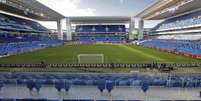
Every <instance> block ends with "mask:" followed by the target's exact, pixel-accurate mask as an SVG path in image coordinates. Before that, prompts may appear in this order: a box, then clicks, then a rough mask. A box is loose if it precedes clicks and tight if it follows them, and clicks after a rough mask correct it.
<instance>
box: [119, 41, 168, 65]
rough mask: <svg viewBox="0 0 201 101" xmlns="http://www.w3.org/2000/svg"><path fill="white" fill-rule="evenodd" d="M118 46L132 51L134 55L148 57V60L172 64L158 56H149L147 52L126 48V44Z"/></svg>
mask: <svg viewBox="0 0 201 101" xmlns="http://www.w3.org/2000/svg"><path fill="white" fill-rule="evenodd" d="M118 46H120V47H122V48H125V49H127V50H129V51H132V52H133V53H137V54H141V55H142V56H144V57H148V58H152V59H156V60H159V61H163V62H170V61H168V60H166V59H163V58H160V57H157V56H153V55H151V54H147V53H145V52H142V51H140V50H137V49H134V48H131V47H129V46H126V45H125V44H118Z"/></svg>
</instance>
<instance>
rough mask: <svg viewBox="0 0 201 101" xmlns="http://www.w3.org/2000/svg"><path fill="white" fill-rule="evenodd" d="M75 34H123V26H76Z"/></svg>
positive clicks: (124, 29)
mask: <svg viewBox="0 0 201 101" xmlns="http://www.w3.org/2000/svg"><path fill="white" fill-rule="evenodd" d="M75 32H76V33H94V32H95V33H111V32H113V33H122V32H123V33H125V32H126V28H125V25H77V26H76V28H75Z"/></svg>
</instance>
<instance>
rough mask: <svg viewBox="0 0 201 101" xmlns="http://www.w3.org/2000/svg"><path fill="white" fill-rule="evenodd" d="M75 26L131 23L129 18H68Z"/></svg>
mask: <svg viewBox="0 0 201 101" xmlns="http://www.w3.org/2000/svg"><path fill="white" fill-rule="evenodd" d="M68 19H70V21H71V22H72V23H74V24H102V23H129V22H130V20H131V17H128V16H91V17H89V16H82V17H79V16H77V17H68Z"/></svg>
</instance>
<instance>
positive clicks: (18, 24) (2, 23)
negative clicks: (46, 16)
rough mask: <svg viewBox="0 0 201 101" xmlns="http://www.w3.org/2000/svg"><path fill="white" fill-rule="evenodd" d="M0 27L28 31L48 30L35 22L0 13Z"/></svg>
mask: <svg viewBox="0 0 201 101" xmlns="http://www.w3.org/2000/svg"><path fill="white" fill-rule="evenodd" d="M0 29H6V30H14V31H28V32H30V31H31V32H47V31H48V30H47V29H46V28H45V27H43V26H42V25H40V24H39V23H37V22H34V21H31V20H25V19H21V18H17V17H14V16H9V15H5V14H0Z"/></svg>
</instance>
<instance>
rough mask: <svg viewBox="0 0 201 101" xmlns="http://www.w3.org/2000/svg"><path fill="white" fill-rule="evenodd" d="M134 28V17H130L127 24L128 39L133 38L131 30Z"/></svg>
mask: <svg viewBox="0 0 201 101" xmlns="http://www.w3.org/2000/svg"><path fill="white" fill-rule="evenodd" d="M134 30H135V18H133V17H131V21H130V24H129V40H133V39H134V35H133V33H132V32H133V31H134Z"/></svg>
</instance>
